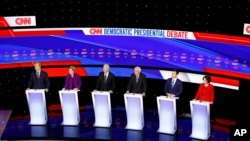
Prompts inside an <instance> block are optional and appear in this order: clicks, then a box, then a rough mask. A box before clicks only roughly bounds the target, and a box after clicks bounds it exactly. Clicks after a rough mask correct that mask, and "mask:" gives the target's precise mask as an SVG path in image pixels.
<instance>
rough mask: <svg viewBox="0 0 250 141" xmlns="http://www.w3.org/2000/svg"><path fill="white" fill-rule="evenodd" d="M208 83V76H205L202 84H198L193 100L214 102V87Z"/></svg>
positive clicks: (209, 78) (209, 79)
mask: <svg viewBox="0 0 250 141" xmlns="http://www.w3.org/2000/svg"><path fill="white" fill-rule="evenodd" d="M210 81H211V77H210V76H208V75H205V76H204V77H203V83H201V84H200V86H199V89H198V91H197V93H196V95H195V98H194V100H200V101H207V102H211V103H213V102H214V86H213V85H212V84H210Z"/></svg>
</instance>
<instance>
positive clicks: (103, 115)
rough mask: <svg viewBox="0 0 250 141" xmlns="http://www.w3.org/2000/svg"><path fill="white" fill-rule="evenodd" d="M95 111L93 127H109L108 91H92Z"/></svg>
mask: <svg viewBox="0 0 250 141" xmlns="http://www.w3.org/2000/svg"><path fill="white" fill-rule="evenodd" d="M92 100H93V105H94V112H95V124H94V126H95V127H110V126H111V123H112V115H111V105H110V93H109V92H92Z"/></svg>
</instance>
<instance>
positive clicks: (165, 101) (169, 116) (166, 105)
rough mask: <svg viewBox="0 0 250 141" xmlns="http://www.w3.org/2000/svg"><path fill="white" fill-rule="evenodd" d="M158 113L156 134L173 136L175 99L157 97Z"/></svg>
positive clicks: (175, 123) (175, 126)
mask: <svg viewBox="0 0 250 141" xmlns="http://www.w3.org/2000/svg"><path fill="white" fill-rule="evenodd" d="M157 106H158V113H159V129H158V131H157V132H159V133H166V134H175V132H176V129H177V121H176V99H175V98H167V97H166V96H159V97H157Z"/></svg>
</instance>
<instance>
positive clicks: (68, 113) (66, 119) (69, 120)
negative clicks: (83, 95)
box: [59, 90, 80, 125]
mask: <svg viewBox="0 0 250 141" xmlns="http://www.w3.org/2000/svg"><path fill="white" fill-rule="evenodd" d="M59 95H60V101H61V107H62V113H63V122H62V125H78V124H79V122H80V114H79V104H78V94H77V91H75V90H69V91H67V90H66V91H59Z"/></svg>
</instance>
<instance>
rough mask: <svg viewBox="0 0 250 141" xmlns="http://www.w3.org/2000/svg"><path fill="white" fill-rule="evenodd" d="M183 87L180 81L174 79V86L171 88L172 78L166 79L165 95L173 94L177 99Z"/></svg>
mask: <svg viewBox="0 0 250 141" xmlns="http://www.w3.org/2000/svg"><path fill="white" fill-rule="evenodd" d="M182 89H183V85H182V82H181V80H180V79H178V78H177V79H176V81H175V84H174V86H173V87H172V78H169V79H167V81H166V84H165V93H171V94H174V95H175V96H176V97H179V96H180V95H181V93H182Z"/></svg>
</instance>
